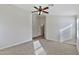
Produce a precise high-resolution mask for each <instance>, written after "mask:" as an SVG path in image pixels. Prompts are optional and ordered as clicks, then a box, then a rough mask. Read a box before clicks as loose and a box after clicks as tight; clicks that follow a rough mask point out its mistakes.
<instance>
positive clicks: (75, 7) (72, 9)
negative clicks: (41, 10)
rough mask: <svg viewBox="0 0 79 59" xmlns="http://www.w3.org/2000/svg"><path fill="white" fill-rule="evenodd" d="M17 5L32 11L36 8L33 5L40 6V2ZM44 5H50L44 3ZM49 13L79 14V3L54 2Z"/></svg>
mask: <svg viewBox="0 0 79 59" xmlns="http://www.w3.org/2000/svg"><path fill="white" fill-rule="evenodd" d="M16 6H17V7H20V8H22V9H25V10H28V11H32V10H33V9H34V8H33V6H39V4H36V5H34V4H30V5H27V4H25V5H24V4H23V5H16ZM42 6H48V4H47V5H44V4H42ZM49 14H52V15H62V16H64V15H66V16H75V15H79V4H54V6H53V7H52V6H49Z"/></svg>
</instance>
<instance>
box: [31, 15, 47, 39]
mask: <svg viewBox="0 0 79 59" xmlns="http://www.w3.org/2000/svg"><path fill="white" fill-rule="evenodd" d="M45 21H46V16H45V15H38V14H32V38H33V39H44V38H45Z"/></svg>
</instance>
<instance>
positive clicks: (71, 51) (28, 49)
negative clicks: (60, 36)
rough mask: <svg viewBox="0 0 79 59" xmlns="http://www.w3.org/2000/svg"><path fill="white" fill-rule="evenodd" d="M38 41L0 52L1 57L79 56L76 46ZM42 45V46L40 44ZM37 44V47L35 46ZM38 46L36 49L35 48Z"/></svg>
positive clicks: (43, 40)
mask: <svg viewBox="0 0 79 59" xmlns="http://www.w3.org/2000/svg"><path fill="white" fill-rule="evenodd" d="M35 41H37V40H34V41H31V42H28V43H24V44H20V45H17V46H13V47H10V48H6V49H3V50H0V55H34V54H38V55H46V54H47V55H77V54H78V52H77V49H76V46H74V45H69V44H64V43H59V42H55V41H49V40H45V39H39V40H38V41H37V42H36V43H34V42H35ZM38 43H40V44H38ZM35 44H36V45H35ZM35 46H36V47H35Z"/></svg>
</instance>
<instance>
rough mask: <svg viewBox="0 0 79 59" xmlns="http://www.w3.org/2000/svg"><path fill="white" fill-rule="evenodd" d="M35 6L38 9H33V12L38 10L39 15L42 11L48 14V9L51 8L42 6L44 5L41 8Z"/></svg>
mask: <svg viewBox="0 0 79 59" xmlns="http://www.w3.org/2000/svg"><path fill="white" fill-rule="evenodd" d="M34 8H35V9H36V11H32V13H35V12H37V13H38V14H39V15H41V14H42V13H47V14H48V12H47V11H46V10H47V9H49V7H44V8H42V6H39V8H38V7H36V6H34Z"/></svg>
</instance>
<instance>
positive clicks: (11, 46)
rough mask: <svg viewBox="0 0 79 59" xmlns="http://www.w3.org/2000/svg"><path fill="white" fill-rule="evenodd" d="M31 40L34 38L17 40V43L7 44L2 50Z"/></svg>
mask: <svg viewBox="0 0 79 59" xmlns="http://www.w3.org/2000/svg"><path fill="white" fill-rule="evenodd" d="M30 41H32V39H29V40H26V41H21V42H17V43H14V44H12V45H7V46H4V47H1V48H0V50H2V49H5V48H9V47H12V46H16V45H19V44H23V43H27V42H30Z"/></svg>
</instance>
